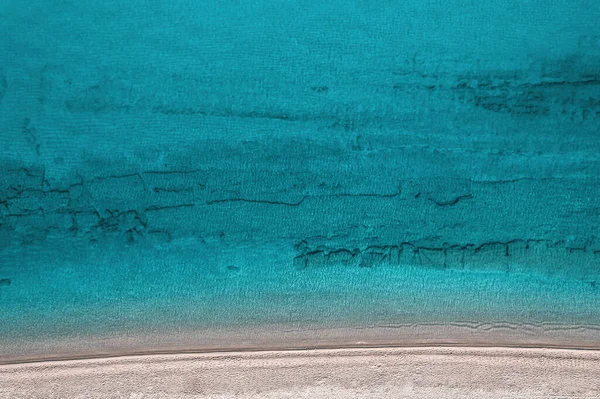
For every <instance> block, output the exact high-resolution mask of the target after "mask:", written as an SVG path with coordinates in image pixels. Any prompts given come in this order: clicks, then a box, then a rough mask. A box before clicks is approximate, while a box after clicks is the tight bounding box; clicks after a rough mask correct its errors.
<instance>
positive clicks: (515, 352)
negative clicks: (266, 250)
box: [0, 347, 600, 399]
mask: <svg viewBox="0 0 600 399" xmlns="http://www.w3.org/2000/svg"><path fill="white" fill-rule="evenodd" d="M0 397H2V398H53V397H55V398H138V399H139V398H237V397H250V398H252V397H260V398H291V397H293V398H337V397H339V398H359V397H360V398H401V397H411V398H412V397H414V398H474V397H475V398H507V397H509V398H515V397H519V398H535V397H554V398H556V397H561V398H600V351H591V350H566V349H519V348H474V347H471V348H467V347H461V348H449V347H447V348H440V347H427V348H372V349H330V350H328V349H321V350H306V351H267V352H224V353H212V354H175V355H147V356H124V357H113V358H99V359H87V360H69V361H52V362H39V363H25V364H12V365H4V366H0Z"/></svg>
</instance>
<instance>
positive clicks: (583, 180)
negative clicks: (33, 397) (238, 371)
mask: <svg viewBox="0 0 600 399" xmlns="http://www.w3.org/2000/svg"><path fill="white" fill-rule="evenodd" d="M151 3H152V4H150V3H148V2H140V1H130V2H126V3H122V2H114V1H106V0H103V1H79V2H68V1H49V0H44V1H37V2H34V3H33V4H26V5H24V4H23V3H22V2H16V1H2V2H0V357H6V358H7V359H8V358H9V357H10V356H15V355H16V354H18V355H20V356H30V357H35V356H36V355H40V353H41V352H40V351H42V349H40V348H41V347H40V346H39V345H38V344H35V345H34V344H31V343H32V342H38V343H39V342H40V341H43V340H47V341H51V340H56V339H58V340H61V339H62V340H63V341H65V340H66V341H65V342H67V341H68V339H69V338H73V337H78V338H83V339H88V340H89V351H90V352H93V351H95V350H98V348H100V347H101V340H102V337H107V336H115V335H116V336H127V335H128V334H134V333H138V332H139V331H155V332H156V331H158V332H160V331H161V330H162V329H164V330H167V329H170V330H173V329H181V330H185V331H204V330H207V329H208V330H210V329H217V330H218V329H224V331H227V329H231V330H235V329H244V328H247V329H250V328H257V327H258V328H260V327H261V326H263V327H264V328H265V330H267V331H269V330H272V331H275V332H276V331H278V330H277V329H278V328H279V329H281V330H282V331H283V330H286V331H289V330H290V329H291V330H294V329H297V330H298V331H303V330H307V329H308V330H310V329H311V328H314V332H313V333H311V334H312V335H308V338H307V339H308V340H307V341H306V342H308V344H310V342H320V343H323V342H327V335H326V334H325V333H324V332H323V331H327V329H334V328H338V327H339V328H342V327H344V328H348V329H350V330H353V331H354V333H353V334H354V335H353V336H352V337H353V339H355V340H356V339H357V338H356V337H358V338H360V336H361V332H360V331H361V329H363V328H377V327H378V326H379V327H383V326H388V327H389V326H392V327H390V328H392V330H390V331H392V332H389V331H388V332H386V339H387V340H388V341H391V342H396V341H397V343H402V342H403V340H405V339H406V337H405V336H402V335H394V334H395V333H394V332H393V331H394V330H393V327H394V326H396V327H397V326H406V325H414V326H419V325H423V326H426V325H438V326H444V325H447V326H453V325H460V324H461V323H462V324H465V323H467V324H468V325H470V326H473V328H471V330H472V336H471V337H472V340H473V342H475V341H477V342H487V343H490V342H492V341H493V339H492V338H493V337H496V336H495V335H492V333H493V332H494V331H498V330H503V329H504V330H507V331H510V334H514V337H518V336H519V334H521V333H523V334H529V335H527V336H528V337H529V338H528V339H529V341H530V342H535V341H536V339H537V341H539V342H540V343H541V344H553V343H554V344H558V343H560V344H562V345H565V343H567V344H568V343H569V342H571V345H573V346H577V345H584V344H585V345H587V346H597V345H600V332H599V331H600V330H599V329H600V311H599V310H598V309H600V238H599V234H600V233H599V227H600V201H599V200H598V198H599V197H600V155H599V154H600V24H598V21H599V20H600V3H596V2H588V1H555V2H552V4H550V5H549V4H541V3H540V2H539V1H533V0H528V1H508V2H506V1H505V2H502V3H498V4H487V3H486V4H484V3H481V2H475V1H466V0H451V1H444V2H442V1H418V2H416V1H415V2H412V1H408V2H407V1H405V2H387V1H380V2H366V1H365V2H363V1H329V2H326V4H323V3H322V2H314V1H295V2H280V1H279V2H275V1H253V2H219V3H218V4H217V3H215V2H209V1H190V2H172V1H170V2H167V1H154V2H151ZM317 327H318V328H317ZM319 328H320V329H319ZM504 330H503V331H504ZM320 331H321V332H320ZM224 334H226V332H225V333H224ZM424 334H425V333H424ZM510 334H509V335H507V337H508V338H507V339H508V340H509V341H510V339H513V338H511V337H513V335H510ZM365 337H367V335H365ZM450 338H452V337H444V336H443V333H442V335H436V336H427V335H423V336H419V337H415V338H414V341H415V342H417V341H419V340H421V341H422V342H425V341H427V342H431V341H435V340H439V341H440V342H441V341H443V340H444V339H450ZM454 338H455V337H454ZM559 338H560V339H559ZM165 339H166V338H165ZM365 339H366V338H365ZM494 339H495V338H494ZM515 339H517V338H515ZM248 340H249V342H251V341H252V339H251V338H248ZM311 340H312V341H311ZM359 340H360V339H359ZM486 340H487V341H486ZM517 341H518V340H517ZM517 341H515V342H517ZM28 343H29V344H28ZM334 343H335V342H331V344H334ZM464 343H467V344H468V343H469V342H464ZM167 344H168V342H160V339H159V340H158V341H154V342H153V344H152V345H156V347H162V346H166V345H167ZM196 344H197V346H198V347H201V346H203V345H210V344H211V342H210V341H206V340H203V339H202V338H199V339H198V341H197V342H196ZM279 344H285V342H283V343H282V342H279ZM292 344H293V343H290V345H292ZM36 345H38V346H36ZM121 349H122V350H127V348H121ZM152 349H155V348H153V347H150V348H148V350H152ZM61 350H62V351H63V352H64V353H67V352H69V347H68V345H67V346H62V347H61Z"/></svg>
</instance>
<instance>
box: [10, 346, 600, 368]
mask: <svg viewBox="0 0 600 399" xmlns="http://www.w3.org/2000/svg"><path fill="white" fill-rule="evenodd" d="M428 348H436V349H456V348H458V349H497V350H510V349H515V350H529V349H531V350H552V351H575V352H597V353H598V354H599V355H600V347H597V346H566V345H552V344H539V345H535V344H531V345H510V344H502V345H493V344H485V343H479V344H477V343H475V344H467V343H459V342H447V343H444V342H438V343H436V342H431V343H422V344H419V343H407V344H398V343H389V344H356V345H311V346H290V347H279V346H273V347H264V348H257V347H232V348H222V349H213V348H192V349H179V350H168V349H165V350H160V349H158V350H147V351H131V352H123V353H98V354H94V353H89V354H82V355H73V356H68V355H67V356H49V357H38V358H35V357H31V358H23V359H18V360H7V361H4V360H3V359H0V367H2V366H9V365H19V364H45V363H53V362H71V361H79V360H82V361H86V360H103V359H119V358H137V357H152V356H179V355H212V354H214V355H221V354H231V353H241V354H260V353H266V352H282V353H295V352H311V351H344V350H371V349H375V350H376V349H384V350H385V349H407V350H410V349H428Z"/></svg>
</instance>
